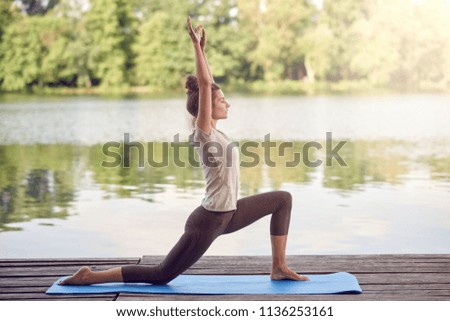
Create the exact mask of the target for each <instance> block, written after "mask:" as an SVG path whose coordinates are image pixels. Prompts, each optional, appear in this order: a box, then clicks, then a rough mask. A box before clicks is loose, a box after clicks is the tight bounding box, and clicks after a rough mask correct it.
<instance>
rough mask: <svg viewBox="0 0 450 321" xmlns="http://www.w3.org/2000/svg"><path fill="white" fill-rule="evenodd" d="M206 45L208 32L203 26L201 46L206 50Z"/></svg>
mask: <svg viewBox="0 0 450 321" xmlns="http://www.w3.org/2000/svg"><path fill="white" fill-rule="evenodd" d="M205 45H206V32H205V29H204V28H202V37H201V38H200V48H202V50H203V51H205Z"/></svg>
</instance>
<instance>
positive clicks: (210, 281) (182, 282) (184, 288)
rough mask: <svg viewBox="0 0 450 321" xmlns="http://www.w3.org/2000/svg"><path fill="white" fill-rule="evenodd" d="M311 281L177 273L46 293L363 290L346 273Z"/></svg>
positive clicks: (57, 288)
mask: <svg viewBox="0 0 450 321" xmlns="http://www.w3.org/2000/svg"><path fill="white" fill-rule="evenodd" d="M307 276H308V277H309V278H310V281H290V280H283V281H273V280H271V279H270V276H269V275H186V274H183V275H180V276H178V277H177V278H175V279H174V280H172V281H171V282H169V283H168V284H167V285H152V284H148V283H102V284H93V285H58V282H59V281H60V280H62V279H65V278H67V277H61V278H60V279H59V280H57V281H56V282H55V283H53V285H52V286H51V287H50V288H49V289H48V290H47V291H46V293H47V294H98V293H161V294H336V293H362V290H361V287H360V286H359V284H358V280H357V279H356V278H355V277H354V276H353V275H351V274H349V273H347V272H338V273H333V274H322V275H307Z"/></svg>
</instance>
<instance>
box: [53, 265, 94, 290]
mask: <svg viewBox="0 0 450 321" xmlns="http://www.w3.org/2000/svg"><path fill="white" fill-rule="evenodd" d="M90 274H91V270H90V269H89V268H88V267H87V266H83V267H82V268H80V269H79V270H78V271H77V272H76V273H75V274H74V275H72V276H71V277H68V278H67V279H64V280H62V281H61V282H59V283H58V284H59V285H85V284H91V283H90V282H89V275H90Z"/></svg>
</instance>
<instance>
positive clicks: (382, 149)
mask: <svg viewBox="0 0 450 321" xmlns="http://www.w3.org/2000/svg"><path fill="white" fill-rule="evenodd" d="M243 143H244V141H241V142H240V145H241V146H242V144H243ZM277 143H278V144H279V143H281V142H277ZM444 143H445V142H444ZM162 144H163V143H162V142H156V143H155V144H154V146H153V147H154V150H153V152H154V155H155V159H162V158H167V159H168V160H169V162H168V166H167V167H159V168H155V167H152V166H149V165H148V164H146V166H144V167H139V166H138V161H139V159H138V155H137V150H134V151H132V153H131V157H130V167H129V168H123V167H121V166H119V167H116V168H106V167H102V166H101V165H100V164H101V163H102V161H104V160H105V155H104V154H103V153H102V145H101V144H97V145H92V146H76V145H66V144H51V145H0V159H1V162H0V231H3V232H4V231H13V230H20V228H19V227H14V226H13V225H14V224H12V223H17V222H26V221H30V220H33V219H37V218H41V219H45V218H49V219H50V218H51V219H54V218H58V219H65V218H67V217H68V216H69V215H73V214H75V215H76V214H79V213H74V212H73V211H71V210H70V209H71V208H72V207H73V205H74V204H75V203H76V202H77V201H79V199H78V197H77V194H78V193H79V192H81V191H89V190H94V189H96V188H100V189H101V191H102V192H103V198H104V199H105V200H109V199H111V200H112V199H117V198H132V199H141V200H144V201H146V202H155V201H156V200H158V198H160V197H161V195H163V194H164V193H166V192H167V190H168V189H173V188H175V192H174V194H172V196H171V197H173V200H172V202H173V203H174V204H176V203H177V200H181V199H182V198H194V197H195V198H198V197H199V194H201V193H202V192H203V187H204V180H203V173H202V171H201V168H198V167H192V166H190V165H189V162H188V159H189V152H190V151H189V150H188V149H187V148H184V149H180V150H179V151H180V155H179V156H180V160H181V161H184V162H185V163H186V164H187V166H186V167H179V166H176V165H175V164H174V161H173V160H174V154H173V152H174V151H173V149H169V150H168V151H167V150H164V149H163V148H162ZM304 144H305V142H304V141H295V142H294V148H292V149H286V150H285V153H284V154H283V155H279V154H278V153H275V152H274V153H272V154H270V157H271V159H272V160H273V161H274V162H275V163H276V164H277V166H275V167H270V166H267V164H265V163H264V162H262V161H261V162H259V163H258V164H257V165H256V166H254V167H242V168H241V196H246V195H250V194H254V193H258V192H260V191H262V190H264V189H279V188H281V187H282V185H283V184H291V185H293V186H299V187H301V186H307V185H309V184H311V183H312V181H313V179H314V177H320V182H321V185H322V188H324V189H326V190H330V191H333V192H335V193H337V194H345V193H355V192H358V191H363V190H365V189H367V188H369V187H373V186H377V184H388V186H389V185H390V186H396V185H400V184H404V183H405V182H408V181H414V180H415V178H414V173H415V172H417V171H421V172H426V173H429V174H428V175H429V178H428V180H429V181H436V182H439V183H440V184H441V185H440V186H441V188H444V189H445V190H447V191H450V157H448V156H445V155H442V154H437V155H436V154H433V153H430V154H428V155H422V156H420V155H417V153H410V151H411V150H413V149H414V148H415V146H416V143H411V142H403V141H395V140H379V141H366V140H350V141H348V142H347V144H346V145H345V147H344V148H342V149H341V152H340V153H341V156H342V157H343V158H344V159H345V161H346V162H347V164H348V166H346V167H343V166H339V165H338V164H336V163H334V165H333V166H331V167H326V166H324V165H323V164H322V165H321V166H319V167H316V168H313V167H308V166H306V165H304V164H302V163H300V164H299V165H298V166H296V167H286V166H283V164H286V162H289V161H292V159H293V158H294V155H293V153H294V151H296V150H301V148H302V146H303V145H304ZM144 146H146V145H145V144H144ZM147 148H148V147H147V146H146V147H145V152H146V154H147V153H148V150H147ZM253 152H254V153H256V154H257V155H259V157H260V159H261V160H262V159H263V157H264V150H263V149H262V148H261V147H259V148H255V149H254V150H253ZM323 156H324V155H321V153H320V152H319V151H316V152H313V153H312V154H311V155H310V158H311V159H317V158H320V157H323ZM245 160H246V156H245V155H241V161H245ZM247 160H248V159H247ZM87 177H88V178H89V179H87ZM383 186H386V185H380V186H379V187H378V188H380V189H383V188H384V187H383ZM424 206H425V207H426V206H430V208H432V206H433V204H425V205H424ZM425 210H426V208H425ZM94 214H95V213H92V215H94ZM42 224H50V225H51V223H46V222H43V223H42Z"/></svg>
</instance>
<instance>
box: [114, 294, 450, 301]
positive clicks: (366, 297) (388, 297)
mask: <svg viewBox="0 0 450 321" xmlns="http://www.w3.org/2000/svg"><path fill="white" fill-rule="evenodd" d="M448 299H449V298H448V297H440V296H434V295H431V296H425V295H421V296H416V297H413V296H405V295H402V294H398V295H397V294H382V293H381V294H380V293H373V294H369V293H367V294H366V293H363V294H339V295H208V296H200V295H199V296H196V295H176V296H175V295H135V294H120V295H119V297H118V298H117V299H116V300H117V301H444V300H448Z"/></svg>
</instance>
